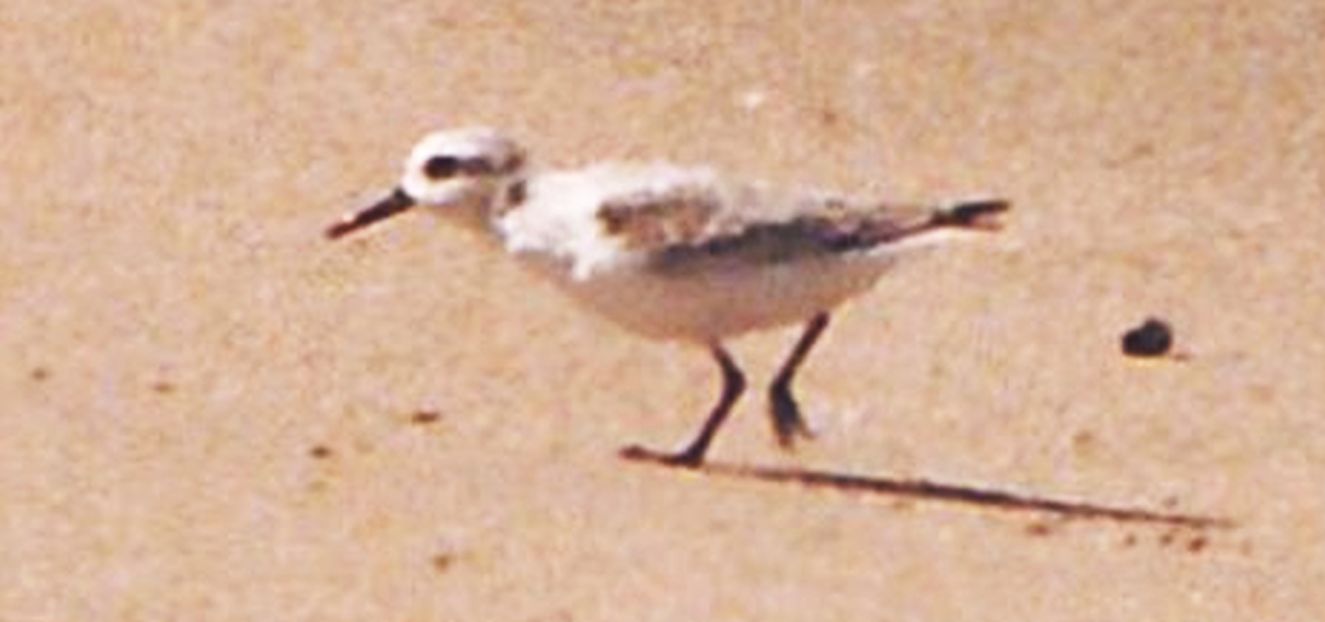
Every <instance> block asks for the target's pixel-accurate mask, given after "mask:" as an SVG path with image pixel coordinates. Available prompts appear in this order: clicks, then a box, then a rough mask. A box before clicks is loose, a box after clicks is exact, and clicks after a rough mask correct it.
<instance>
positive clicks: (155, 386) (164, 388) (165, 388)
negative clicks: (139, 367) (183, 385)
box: [152, 380, 175, 395]
mask: <svg viewBox="0 0 1325 622" xmlns="http://www.w3.org/2000/svg"><path fill="white" fill-rule="evenodd" d="M152 391H153V392H155V393H159V394H161V395H166V394H169V393H174V392H175V385H173V384H171V383H170V382H169V381H166V380H159V381H157V382H153V383H152Z"/></svg>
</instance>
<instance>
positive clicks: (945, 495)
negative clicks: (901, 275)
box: [627, 457, 1237, 529]
mask: <svg viewBox="0 0 1325 622" xmlns="http://www.w3.org/2000/svg"><path fill="white" fill-rule="evenodd" d="M627 459H629V460H631V461H635V462H646V463H651V464H660V465H663V466H669V467H672V468H678V467H676V466H675V465H667V464H665V463H662V462H659V461H657V460H651V459H648V458H631V457H628V458H627ZM685 470H689V471H692V472H695V473H699V474H703V475H712V476H718V477H727V478H734V479H749V480H758V481H764V482H777V483H794V484H800V485H802V486H806V487H810V488H820V489H830V490H837V491H841V492H845V493H866V494H880V495H890V496H894V497H905V498H913V499H922V500H927V501H938V502H945V503H956V504H963V505H968V506H975V507H981V508H988V509H995V510H1002V511H1009V512H1042V513H1048V514H1056V515H1058V516H1062V517H1064V518H1073V519H1088V520H1109V521H1114V522H1119V523H1150V524H1156V525H1169V526H1174V527H1187V528H1194V529H1210V528H1214V529H1232V528H1234V527H1236V526H1237V524H1236V523H1234V522H1233V521H1232V520H1229V519H1227V518H1221V517H1213V516H1201V515H1195V514H1182V513H1172V512H1160V511H1154V510H1147V509H1144V508H1138V507H1120V506H1109V505H1101V504H1096V503H1090V502H1085V501H1068V500H1064V499H1054V498H1050V497H1039V496H1034V495H1024V494H1017V493H1012V492H1007V491H1002V490H991V489H988V488H977V487H974V486H963V485H957V484H941V483H937V482H931V481H928V480H923V479H894V478H887V477H870V476H865V475H851V474H846V473H835V472H832V471H818V470H812V469H802V468H794V467H763V466H752V465H740V464H727V463H720V462H709V463H705V464H703V465H700V466H698V467H694V468H688V467H687V468H685Z"/></svg>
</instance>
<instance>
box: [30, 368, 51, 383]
mask: <svg viewBox="0 0 1325 622" xmlns="http://www.w3.org/2000/svg"><path fill="white" fill-rule="evenodd" d="M30 375H31V376H32V379H33V380H36V381H37V382H41V381H43V380H45V379H47V378H50V377H51V370H49V369H46V368H45V367H33V368H32V372H30Z"/></svg>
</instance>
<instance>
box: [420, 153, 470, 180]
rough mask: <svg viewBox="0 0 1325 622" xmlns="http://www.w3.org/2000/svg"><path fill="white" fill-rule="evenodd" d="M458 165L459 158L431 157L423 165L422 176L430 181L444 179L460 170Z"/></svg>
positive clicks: (459, 163)
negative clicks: (425, 176)
mask: <svg viewBox="0 0 1325 622" xmlns="http://www.w3.org/2000/svg"><path fill="white" fill-rule="evenodd" d="M460 165H461V162H460V158H455V157H452V156H433V157H431V158H428V161H427V162H424V163H423V174H424V175H427V176H428V179H432V180H439V179H446V178H447V177H450V176H452V175H455V173H456V171H458V170H460Z"/></svg>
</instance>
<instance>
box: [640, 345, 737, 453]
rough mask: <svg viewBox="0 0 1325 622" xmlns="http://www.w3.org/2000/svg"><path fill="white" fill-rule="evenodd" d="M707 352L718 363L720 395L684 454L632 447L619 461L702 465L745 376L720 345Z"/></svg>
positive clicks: (734, 402)
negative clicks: (624, 459)
mask: <svg viewBox="0 0 1325 622" xmlns="http://www.w3.org/2000/svg"><path fill="white" fill-rule="evenodd" d="M709 351H710V352H712V353H713V358H714V360H716V361H717V362H718V366H719V368H720V369H721V370H722V395H721V397H719V398H718V403H717V404H715V405H714V406H713V410H712V411H711V412H710V413H709V416H708V419H705V420H704V425H703V427H701V428H700V430H699V434H698V435H697V436H695V439H694V440H692V441H690V444H689V445H687V446H686V448H685V449H684V450H682V451H680V452H678V453H675V454H668V453H659V452H655V451H653V450H650V449H645V448H643V447H640V446H638V445H632V446H630V447H627V448H625V449H623V450H622V451H621V455H622V457H625V458H628V459H631V460H652V461H655V462H661V463H663V464H669V465H673V466H683V467H697V466H699V465H700V464H701V463H702V462H704V453H705V452H707V451H708V447H709V444H710V443H712V442H713V437H714V436H715V435H716V434H717V433H718V428H720V427H722V422H723V421H724V420H725V419H726V418H727V415H728V414H729V413H731V409H732V406H733V405H735V404H736V400H737V399H738V398H740V397H741V393H742V392H743V391H745V376H744V375H743V374H742V373H741V370H740V368H738V367H736V362H735V361H733V360H732V357H731V354H729V353H728V352H727V350H726V349H725V348H723V347H722V345H721V344H717V343H714V344H713V345H712V346H710V347H709Z"/></svg>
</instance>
